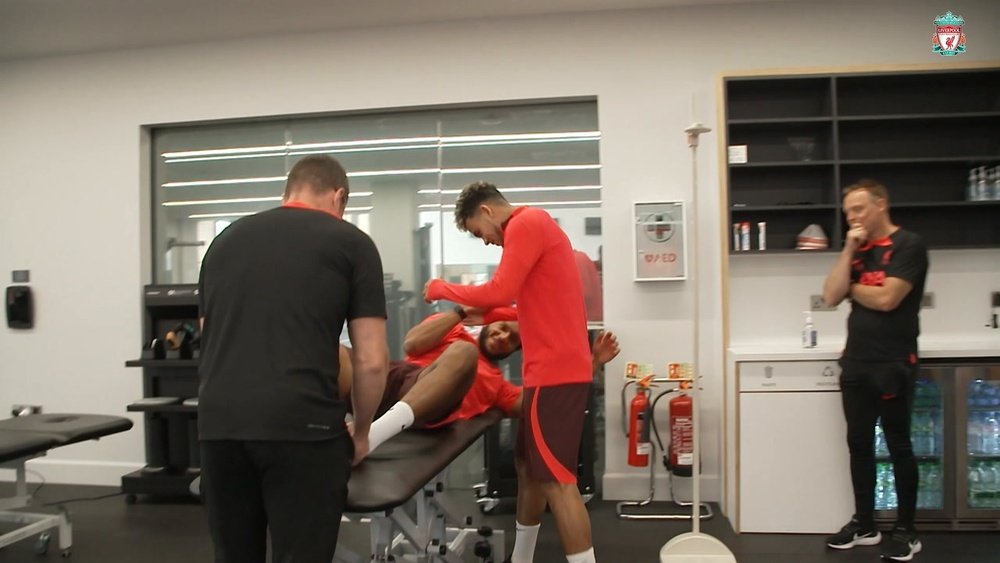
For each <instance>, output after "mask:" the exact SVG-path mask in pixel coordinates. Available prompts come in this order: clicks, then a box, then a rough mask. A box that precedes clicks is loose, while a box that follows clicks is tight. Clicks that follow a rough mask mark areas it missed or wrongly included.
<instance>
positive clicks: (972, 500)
mask: <svg viewBox="0 0 1000 563" xmlns="http://www.w3.org/2000/svg"><path fill="white" fill-rule="evenodd" d="M968 481H969V508H982V505H981V504H980V499H979V495H980V494H981V493H982V487H981V486H980V485H979V468H978V467H977V466H975V465H971V464H970V465H969V475H968Z"/></svg>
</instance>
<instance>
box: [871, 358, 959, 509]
mask: <svg viewBox="0 0 1000 563" xmlns="http://www.w3.org/2000/svg"><path fill="white" fill-rule="evenodd" d="M953 378H954V368H953V367H950V366H925V367H922V368H921V369H920V376H919V378H918V380H917V383H916V388H915V389H914V397H913V411H912V412H913V414H912V417H911V419H910V441H911V443H912V445H913V454H914V456H915V457H916V458H917V471H918V474H919V488H918V489H917V513H916V518H917V522H920V521H928V520H930V521H938V520H942V519H944V518H947V516H948V515H949V513H950V510H949V501H950V499H949V498H948V497H947V495H946V491H947V490H948V487H947V485H946V484H947V483H949V482H950V478H951V475H952V474H953V469H952V464H951V463H949V460H950V459H952V457H953V456H952V454H951V450H952V449H953V448H952V444H950V443H948V442H946V441H945V436H951V435H952V433H951V432H948V431H946V426H948V425H949V416H950V409H949V408H948V406H949V405H951V404H952V401H951V400H950V395H951V393H952V386H951V381H952V380H953ZM875 462H876V466H875V510H876V518H877V519H879V520H886V521H893V520H895V517H896V508H897V498H896V479H895V477H894V475H893V470H892V462H891V461H890V459H889V450H888V448H887V447H886V443H885V435H884V434H883V433H882V427H881V423H880V424H879V425H878V426H877V427H876V428H875Z"/></svg>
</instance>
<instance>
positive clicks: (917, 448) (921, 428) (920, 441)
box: [910, 412, 931, 455]
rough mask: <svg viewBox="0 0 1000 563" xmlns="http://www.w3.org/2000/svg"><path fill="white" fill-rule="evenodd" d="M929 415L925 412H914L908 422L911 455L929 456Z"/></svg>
mask: <svg viewBox="0 0 1000 563" xmlns="http://www.w3.org/2000/svg"><path fill="white" fill-rule="evenodd" d="M929 418H930V417H929V415H928V414H927V413H926V412H916V413H914V414H913V420H912V422H910V439H911V440H910V441H911V443H912V445H913V453H914V454H916V455H930V453H931V452H930V451H929V446H930V444H929V442H928V437H929V435H928V433H927V424H928V420H929Z"/></svg>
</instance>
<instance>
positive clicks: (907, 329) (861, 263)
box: [844, 229, 928, 362]
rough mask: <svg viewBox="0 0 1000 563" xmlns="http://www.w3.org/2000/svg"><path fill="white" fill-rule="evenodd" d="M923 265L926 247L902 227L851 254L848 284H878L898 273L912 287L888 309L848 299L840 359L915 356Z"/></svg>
mask: <svg viewBox="0 0 1000 563" xmlns="http://www.w3.org/2000/svg"><path fill="white" fill-rule="evenodd" d="M927 266H928V258H927V246H926V245H925V244H924V241H923V239H922V238H920V236H919V235H917V234H916V233H913V232H910V231H907V230H904V229H897V230H896V232H894V233H892V234H891V235H889V236H888V237H886V238H884V239H881V240H877V241H874V242H871V243H869V244H867V245H865V246H864V247H862V248H860V249H858V250H857V251H856V252H855V253H854V258H853V259H852V260H851V283H860V284H863V285H878V286H881V285H883V284H884V281H885V278H899V279H902V280H904V281H907V282H909V283H910V284H911V285H912V286H913V288H912V289H911V290H910V292H909V293H907V294H906V297H904V298H903V300H902V302H900V304H899V306H898V307H896V308H895V309H893V310H892V311H887V312H882V311H876V310H874V309H869V308H868V307H865V306H864V305H862V304H861V303H858V302H857V301H852V302H851V314H850V316H849V317H848V318H847V346H846V347H845V348H844V357H845V358H848V359H852V360H864V361H875V362H887V361H898V360H902V361H910V360H911V359H912V360H915V359H916V357H917V336H918V335H919V334H920V319H919V313H920V301H921V300H922V298H923V295H924V282H925V281H926V279H927Z"/></svg>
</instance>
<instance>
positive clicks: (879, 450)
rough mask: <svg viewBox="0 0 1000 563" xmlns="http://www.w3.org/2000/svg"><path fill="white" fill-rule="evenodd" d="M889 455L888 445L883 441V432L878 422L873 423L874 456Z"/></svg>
mask: <svg viewBox="0 0 1000 563" xmlns="http://www.w3.org/2000/svg"><path fill="white" fill-rule="evenodd" d="M887 455H889V446H888V445H886V443H885V432H884V431H883V430H882V424H881V423H880V422H876V423H875V457H883V456H887Z"/></svg>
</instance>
